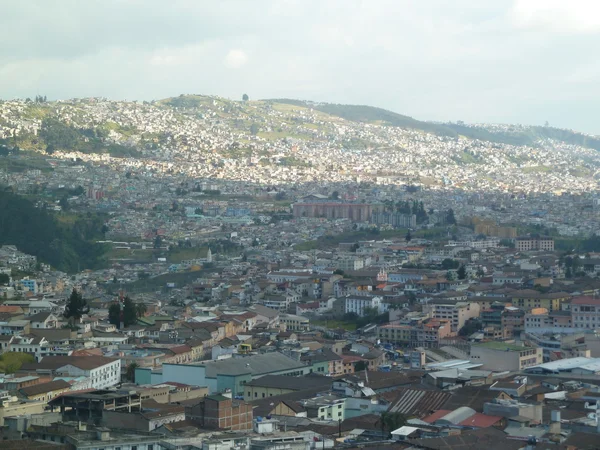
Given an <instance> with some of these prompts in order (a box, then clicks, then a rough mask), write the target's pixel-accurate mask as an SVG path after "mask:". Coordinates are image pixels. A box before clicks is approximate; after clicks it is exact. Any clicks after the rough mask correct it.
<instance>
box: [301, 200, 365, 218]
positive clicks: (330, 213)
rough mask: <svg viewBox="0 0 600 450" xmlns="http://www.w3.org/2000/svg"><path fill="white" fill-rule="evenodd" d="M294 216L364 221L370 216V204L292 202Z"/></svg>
mask: <svg viewBox="0 0 600 450" xmlns="http://www.w3.org/2000/svg"><path fill="white" fill-rule="evenodd" d="M293 209H294V217H296V218H299V217H312V218H319V217H320V218H324V219H350V220H353V221H355V222H366V221H367V220H369V218H370V217H371V213H372V205H370V204H367V203H338V202H301V203H294V205H293Z"/></svg>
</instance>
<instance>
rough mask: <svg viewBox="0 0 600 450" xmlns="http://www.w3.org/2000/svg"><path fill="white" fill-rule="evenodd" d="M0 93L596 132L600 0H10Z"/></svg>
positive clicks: (3, 2)
mask: <svg viewBox="0 0 600 450" xmlns="http://www.w3.org/2000/svg"><path fill="white" fill-rule="evenodd" d="M0 11H1V13H0V29H1V30H2V34H1V37H0V98H4V99H8V98H15V97H21V98H24V97H33V96H35V95H36V94H41V95H47V96H48V98H49V99H65V98H73V97H89V96H104V97H108V98H113V99H127V100H149V99H158V98H164V97H169V96H174V95H179V94H182V93H196V94H212V95H220V96H225V97H229V98H233V99H239V98H241V96H242V94H243V93H247V94H248V95H249V96H250V97H251V98H252V99H258V98H276V97H289V98H299V99H307V100H316V101H328V102H335V103H353V104H368V105H373V106H380V107H384V108H388V109H391V110H393V111H396V112H399V113H402V114H407V115H411V116H413V117H416V118H419V119H423V120H440V121H447V120H452V121H455V120H464V121H468V122H502V123H525V124H535V125H541V124H543V123H544V122H545V121H546V120H547V121H549V122H550V124H551V125H553V126H559V127H566V128H574V129H578V130H581V131H586V132H591V133H597V134H600V120H598V111H597V109H598V105H599V104H600V52H599V51H598V49H600V0H410V1H404V0H0Z"/></svg>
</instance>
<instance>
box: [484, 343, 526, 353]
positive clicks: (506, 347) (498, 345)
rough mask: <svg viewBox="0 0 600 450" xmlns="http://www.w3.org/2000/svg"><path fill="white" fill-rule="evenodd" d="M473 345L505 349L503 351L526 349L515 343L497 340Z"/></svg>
mask: <svg viewBox="0 0 600 450" xmlns="http://www.w3.org/2000/svg"><path fill="white" fill-rule="evenodd" d="M474 345H477V346H478V347H484V348H489V349H491V350H505V351H511V352H521V351H523V350H526V347H522V346H520V345H515V344H507V343H506V342H499V341H488V342H484V343H481V344H474Z"/></svg>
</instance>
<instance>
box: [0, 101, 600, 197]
mask: <svg viewBox="0 0 600 450" xmlns="http://www.w3.org/2000/svg"><path fill="white" fill-rule="evenodd" d="M532 148H535V151H532ZM16 149H17V150H16ZM599 149H600V141H599V139H598V138H596V137H592V136H586V135H584V134H581V133H576V132H573V131H569V130H559V129H555V128H549V127H527V126H520V125H488V124H483V125H469V124H463V123H461V122H459V123H448V124H438V123H431V122H425V121H420V120H417V119H414V118H411V117H408V116H404V115H401V114H396V113H394V112H390V111H387V110H384V109H381V108H373V107H369V106H361V105H334V104H326V103H313V102H306V101H299V100H289V99H279V100H249V101H235V100H230V99H225V98H221V97H215V96H205V95H180V96H177V97H171V98H167V99H163V100H158V101H151V102H146V101H144V102H136V101H133V102H131V101H109V100H105V99H96V98H93V99H74V100H68V101H60V102H45V101H43V102H32V101H17V100H15V101H4V102H3V101H0V170H1V169H2V167H3V166H6V167H7V168H8V170H9V171H15V170H16V169H18V168H19V167H22V164H21V163H22V161H21V160H22V159H23V157H18V155H28V157H29V159H30V162H31V163H33V162H34V161H35V160H36V158H35V156H34V155H38V157H41V158H44V157H50V158H52V159H58V160H60V159H69V160H74V159H75V160H79V161H81V162H84V163H87V162H89V163H91V164H100V165H101V164H108V165H109V166H111V167H113V168H114V169H115V170H117V171H121V170H122V169H123V163H122V162H120V161H119V160H120V159H121V158H126V159H127V163H126V165H127V166H128V167H129V168H130V170H134V171H135V170H136V169H139V170H140V171H141V172H144V171H148V170H151V171H152V172H153V173H155V174H157V175H158V174H161V175H162V176H172V175H177V176H187V177H190V178H193V179H223V180H237V181H243V182H251V183H256V184H260V185H264V184H266V183H267V184H273V185H281V186H285V185H290V184H295V183H310V182H314V181H323V180H327V181H328V182H334V183H345V182H349V181H353V180H356V179H358V178H360V179H363V180H365V181H376V182H377V180H378V179H379V180H381V177H386V180H387V181H390V182H393V183H395V184H417V185H422V186H425V185H427V186H430V187H435V188H439V189H448V188H459V189H466V190H471V191H476V190H500V191H515V190H522V191H530V192H559V191H569V192H586V191H589V190H590V189H596V187H597V178H598V177H599V176H600V152H599V151H598V150H599ZM20 150H24V151H25V152H23V151H20ZM3 155H10V157H9V156H3ZM14 156H17V157H14ZM40 166H41V168H42V167H43V165H41V164H40ZM23 168H24V167H23ZM24 169H26V168H24ZM42 170H47V169H42Z"/></svg>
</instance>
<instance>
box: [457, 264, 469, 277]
mask: <svg viewBox="0 0 600 450" xmlns="http://www.w3.org/2000/svg"><path fill="white" fill-rule="evenodd" d="M456 275H457V276H458V279H459V280H464V279H465V278H467V269H466V268H465V266H464V265H461V266H460V267H459V268H458V271H457V272H456Z"/></svg>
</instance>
